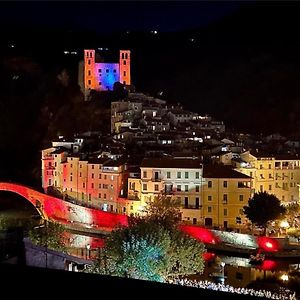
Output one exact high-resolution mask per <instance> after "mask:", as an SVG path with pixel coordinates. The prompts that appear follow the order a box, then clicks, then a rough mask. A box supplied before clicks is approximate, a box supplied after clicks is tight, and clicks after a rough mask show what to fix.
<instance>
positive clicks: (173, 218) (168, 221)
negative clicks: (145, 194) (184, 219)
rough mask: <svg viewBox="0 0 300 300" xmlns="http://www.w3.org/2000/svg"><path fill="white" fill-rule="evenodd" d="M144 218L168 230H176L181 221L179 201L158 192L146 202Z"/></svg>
mask: <svg viewBox="0 0 300 300" xmlns="http://www.w3.org/2000/svg"><path fill="white" fill-rule="evenodd" d="M145 219H146V220H148V221H151V222H154V223H155V222H156V223H158V224H160V225H162V226H163V227H164V228H167V229H169V230H176V228H177V226H178V225H179V223H180V221H181V212H180V202H179V201H177V200H174V199H172V197H168V196H166V195H164V194H159V195H158V196H157V197H155V198H154V200H152V201H149V202H148V203H147V206H146V216H145Z"/></svg>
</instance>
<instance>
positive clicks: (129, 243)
mask: <svg viewBox="0 0 300 300" xmlns="http://www.w3.org/2000/svg"><path fill="white" fill-rule="evenodd" d="M146 211H147V214H146V216H145V217H143V218H131V219H130V222H129V226H128V227H124V228H119V229H117V230H115V231H113V232H112V233H111V235H110V236H109V237H108V239H107V240H106V243H105V244H106V245H105V249H104V250H103V253H102V254H101V255H100V257H99V261H98V263H97V265H96V267H95V268H94V269H93V270H92V271H93V272H98V273H101V274H110V275H117V276H124V277H130V278H135V279H144V280H152V281H161V282H164V281H166V280H167V279H168V278H173V277H177V276H180V275H189V274H195V273H202V272H203V269H204V261H203V258H202V254H203V253H204V252H205V248H204V245H203V244H202V243H201V242H199V241H197V240H195V239H193V238H191V237H189V236H187V235H185V234H184V233H182V232H180V231H178V230H177V226H178V224H179V222H180V210H179V206H178V203H177V202H174V201H173V200H172V199H170V198H168V197H166V196H165V195H160V196H159V197H157V198H156V199H154V201H152V202H149V203H148V205H147V209H146Z"/></svg>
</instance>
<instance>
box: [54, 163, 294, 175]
mask: <svg viewBox="0 0 300 300" xmlns="http://www.w3.org/2000/svg"><path fill="white" fill-rule="evenodd" d="M54 167H57V162H55V163H54ZM292 175H293V173H292ZM291 179H293V178H291Z"/></svg>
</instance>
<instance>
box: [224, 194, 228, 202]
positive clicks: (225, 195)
mask: <svg viewBox="0 0 300 300" xmlns="http://www.w3.org/2000/svg"><path fill="white" fill-rule="evenodd" d="M227 201H228V199H227V194H223V203H224V204H227Z"/></svg>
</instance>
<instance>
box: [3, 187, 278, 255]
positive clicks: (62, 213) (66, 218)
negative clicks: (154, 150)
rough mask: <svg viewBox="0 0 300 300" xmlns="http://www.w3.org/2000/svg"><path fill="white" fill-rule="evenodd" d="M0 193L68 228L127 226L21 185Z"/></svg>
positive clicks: (196, 231)
mask: <svg viewBox="0 0 300 300" xmlns="http://www.w3.org/2000/svg"><path fill="white" fill-rule="evenodd" d="M0 191H7V192H12V193H16V194H19V195H20V196H22V197H24V198H25V199H26V200H28V201H29V202H30V203H31V204H32V205H33V206H34V207H35V208H36V210H37V211H38V213H39V214H40V215H41V217H42V218H43V219H46V220H50V221H56V222H59V223H61V224H64V225H65V224H68V226H69V227H74V228H78V227H81V228H82V229H83V228H84V229H86V228H93V229H95V230H97V229H98V230H103V228H104V229H106V230H107V231H109V230H111V229H113V228H115V227H116V226H118V225H122V226H128V216H126V215H120V214H115V213H110V212H105V211H101V210H97V209H93V208H88V207H84V206H80V205H76V204H73V203H70V202H67V201H64V200H62V199H59V198H56V197H53V196H49V195H46V194H43V193H40V192H38V191H36V190H34V189H32V188H29V187H26V186H23V185H20V184H15V183H6V182H0ZM180 229H181V230H182V231H183V232H186V233H187V234H189V235H190V236H192V237H194V238H196V239H197V240H199V241H202V242H204V243H206V244H217V243H220V242H221V243H222V242H227V240H225V238H226V237H225V236H222V234H221V235H218V234H216V233H217V232H216V231H214V230H209V229H207V228H203V227H199V226H190V225H181V227H180ZM243 236H247V238H248V241H245V242H243V243H246V242H247V243H249V244H251V243H252V245H254V247H255V248H261V249H263V250H265V251H268V252H275V251H278V250H279V249H280V246H279V243H278V242H277V241H276V240H274V239H272V238H268V237H252V236H248V235H241V239H242V238H244V237H243ZM236 237H237V236H235V237H234V238H236ZM249 239H250V240H249Z"/></svg>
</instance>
